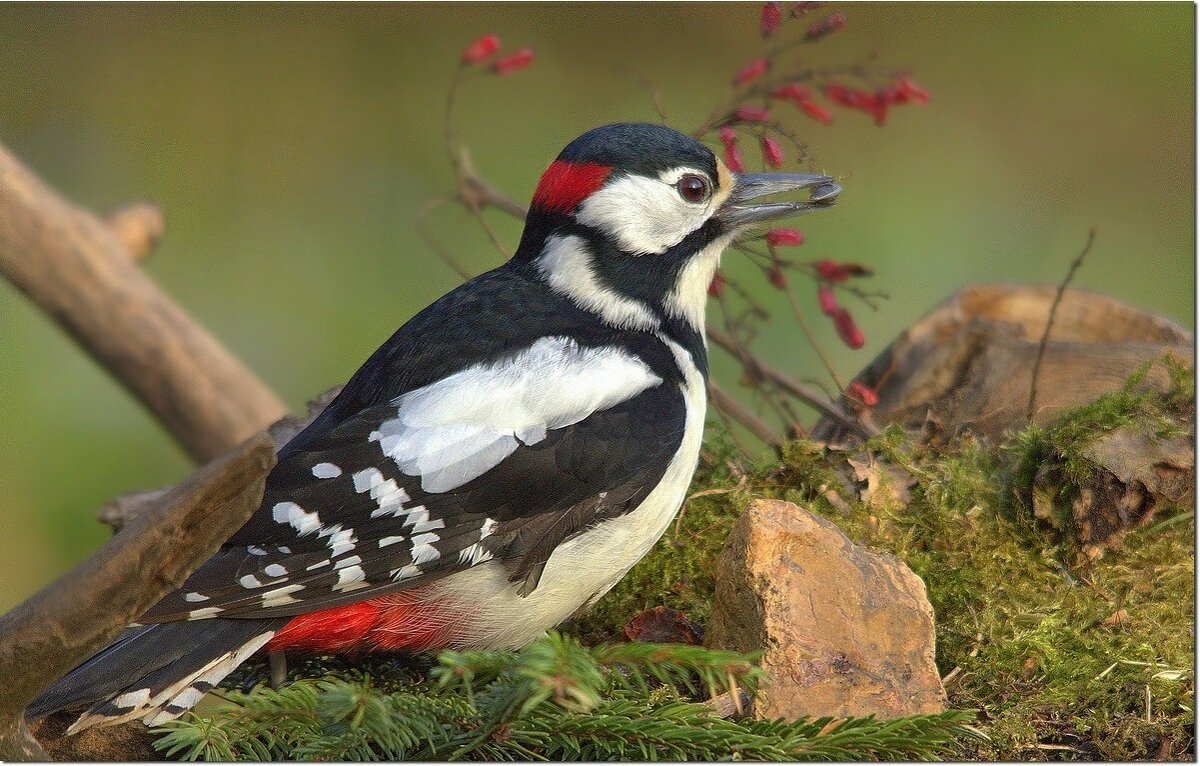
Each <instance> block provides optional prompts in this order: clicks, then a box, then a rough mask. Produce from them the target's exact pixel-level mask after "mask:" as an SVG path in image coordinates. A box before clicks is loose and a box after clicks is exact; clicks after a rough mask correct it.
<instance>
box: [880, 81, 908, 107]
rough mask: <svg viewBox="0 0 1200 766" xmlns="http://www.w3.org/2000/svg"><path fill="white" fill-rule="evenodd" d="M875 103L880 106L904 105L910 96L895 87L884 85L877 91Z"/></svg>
mask: <svg viewBox="0 0 1200 766" xmlns="http://www.w3.org/2000/svg"><path fill="white" fill-rule="evenodd" d="M875 101H876V102H877V103H880V104H903V103H904V102H905V101H908V96H907V95H905V94H904V93H902V92H901V91H900V89H899V88H897V87H896V86H895V85H884V86H883V87H882V88H876V89H875Z"/></svg>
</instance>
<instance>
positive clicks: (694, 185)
mask: <svg viewBox="0 0 1200 766" xmlns="http://www.w3.org/2000/svg"><path fill="white" fill-rule="evenodd" d="M675 188H676V189H678V190H679V196H680V197H683V198H684V199H685V200H687V201H688V202H703V201H705V200H706V199H708V195H709V188H708V179H707V178H705V177H704V176H698V175H696V174H695V173H689V174H687V175H686V176H684V177H683V178H680V179H679V180H678V181H677V182H676V183H675Z"/></svg>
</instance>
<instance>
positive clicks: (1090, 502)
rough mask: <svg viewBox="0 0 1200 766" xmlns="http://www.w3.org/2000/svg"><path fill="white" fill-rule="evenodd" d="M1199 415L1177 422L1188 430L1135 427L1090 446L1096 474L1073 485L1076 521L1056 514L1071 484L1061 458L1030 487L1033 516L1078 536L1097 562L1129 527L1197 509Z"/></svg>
mask: <svg viewBox="0 0 1200 766" xmlns="http://www.w3.org/2000/svg"><path fill="white" fill-rule="evenodd" d="M1191 419H1192V414H1191V413H1187V414H1186V419H1185V420H1183V421H1182V422H1180V423H1179V424H1178V425H1179V427H1180V429H1181V430H1183V431H1184V433H1182V434H1179V435H1175V436H1162V435H1160V434H1158V433H1155V425H1154V424H1150V423H1133V424H1130V425H1127V426H1122V427H1120V428H1116V429H1114V430H1112V431H1109V432H1108V433H1106V434H1103V435H1101V436H1099V437H1098V438H1096V439H1095V440H1094V441H1093V442H1092V443H1091V444H1089V445H1087V447H1085V448H1084V449H1083V457H1084V458H1085V459H1086V460H1087V461H1088V463H1089V464H1090V465H1091V467H1092V470H1091V471H1090V474H1089V476H1088V477H1087V478H1086V479H1084V480H1083V481H1082V482H1081V483H1080V484H1079V485H1078V486H1071V494H1072V495H1073V499H1072V500H1071V504H1070V515H1071V519H1070V521H1069V523H1068V522H1064V521H1063V520H1062V519H1060V517H1059V514H1058V513H1056V510H1055V509H1056V502H1057V499H1058V498H1059V497H1061V496H1062V495H1063V494H1064V493H1063V487H1064V485H1068V486H1070V485H1071V480H1070V479H1069V478H1068V476H1067V472H1066V471H1065V469H1064V467H1063V464H1062V459H1061V456H1059V455H1052V456H1051V457H1050V458H1049V459H1048V460H1047V461H1046V462H1045V463H1044V464H1043V465H1042V467H1041V468H1040V469H1039V470H1038V473H1037V475H1036V476H1035V477H1034V482H1033V487H1032V488H1031V490H1030V493H1029V494H1030V505H1032V507H1033V512H1034V515H1035V516H1036V517H1037V518H1039V519H1042V520H1043V521H1045V522H1047V523H1049V524H1050V525H1051V526H1053V527H1055V528H1056V529H1058V530H1059V531H1060V532H1062V533H1064V534H1067V535H1069V536H1071V537H1073V538H1074V540H1075V542H1076V544H1077V545H1078V547H1079V549H1080V551H1081V552H1082V553H1083V555H1084V556H1085V557H1086V558H1087V559H1088V560H1091V561H1095V560H1097V559H1099V558H1101V557H1102V556H1103V555H1104V553H1105V552H1106V551H1107V550H1109V549H1112V548H1117V547H1120V545H1121V544H1122V543H1123V541H1124V539H1125V536H1126V534H1128V532H1129V530H1131V529H1133V528H1135V527H1138V526H1143V525H1145V524H1148V523H1150V521H1151V520H1152V519H1153V518H1154V516H1155V514H1156V513H1157V512H1158V511H1159V510H1160V509H1161V508H1162V507H1164V506H1167V507H1175V508H1188V507H1190V506H1192V505H1194V504H1195V491H1196V484H1195V480H1196V452H1195V433H1194V431H1193V430H1192V428H1191Z"/></svg>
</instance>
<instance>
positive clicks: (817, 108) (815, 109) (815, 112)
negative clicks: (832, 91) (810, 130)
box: [800, 101, 833, 125]
mask: <svg viewBox="0 0 1200 766" xmlns="http://www.w3.org/2000/svg"><path fill="white" fill-rule="evenodd" d="M800 108H801V109H803V110H804V113H805V114H807V115H808V116H809V117H812V118H813V119H814V120H816V121H817V122H820V123H824V124H825V125H828V124H829V123H831V122H833V113H832V112H830V111H829V110H828V109H826V108H825V107H823V106H821V105H820V104H818V103H816V102H815V101H801V102H800Z"/></svg>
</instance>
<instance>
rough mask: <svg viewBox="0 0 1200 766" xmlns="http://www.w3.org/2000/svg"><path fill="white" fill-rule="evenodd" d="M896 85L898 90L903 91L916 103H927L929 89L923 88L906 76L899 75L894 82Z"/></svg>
mask: <svg viewBox="0 0 1200 766" xmlns="http://www.w3.org/2000/svg"><path fill="white" fill-rule="evenodd" d="M896 87H897V88H899V89H900V92H901V93H903V94H904V95H905V96H906V97H907V98H908V99H910V100H912V101H915V102H916V103H918V104H928V103H929V99H930V95H929V91H927V90H925V89H924V88H922V87H921V86H920V85H917V84H916V83H915V82H913V81H912V80H911V79H909V78H908V77H901V78H900V79H899V80H898V81H897V82H896Z"/></svg>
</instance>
